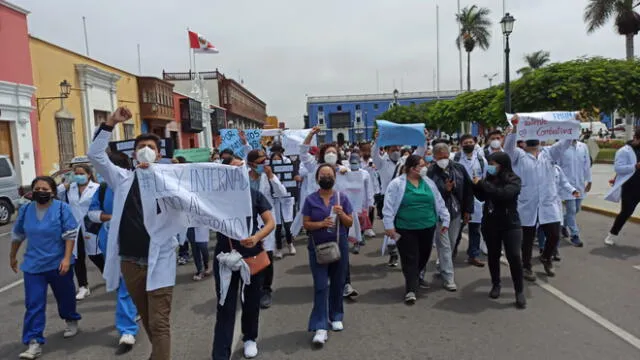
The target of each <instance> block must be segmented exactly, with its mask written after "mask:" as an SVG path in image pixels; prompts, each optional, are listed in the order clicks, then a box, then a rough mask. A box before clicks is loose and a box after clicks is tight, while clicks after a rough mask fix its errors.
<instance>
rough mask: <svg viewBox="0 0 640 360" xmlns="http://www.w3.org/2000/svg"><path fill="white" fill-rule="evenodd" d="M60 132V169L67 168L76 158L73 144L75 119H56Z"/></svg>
mask: <svg viewBox="0 0 640 360" xmlns="http://www.w3.org/2000/svg"><path fill="white" fill-rule="evenodd" d="M56 127H57V132H58V151H59V152H60V167H63V166H66V165H67V164H69V163H70V162H71V159H73V157H74V156H75V149H74V144H73V141H74V140H73V119H64V118H57V119H56Z"/></svg>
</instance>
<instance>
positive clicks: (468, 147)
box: [462, 145, 476, 154]
mask: <svg viewBox="0 0 640 360" xmlns="http://www.w3.org/2000/svg"><path fill="white" fill-rule="evenodd" d="M475 148H476V147H475V145H464V146H463V147H462V151H464V153H465V154H471V153H472V152H473V150H474V149H475Z"/></svg>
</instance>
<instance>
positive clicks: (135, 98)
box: [29, 37, 140, 174]
mask: <svg viewBox="0 0 640 360" xmlns="http://www.w3.org/2000/svg"><path fill="white" fill-rule="evenodd" d="M29 47H30V50H31V59H32V68H33V83H34V86H36V92H35V97H36V98H43V97H54V96H59V94H60V86H59V84H60V82H61V81H63V80H67V81H68V82H70V83H71V85H72V91H71V93H70V95H69V97H68V98H66V99H64V107H65V108H66V109H67V111H69V112H70V113H71V114H73V116H74V118H75V121H74V148H75V155H76V156H80V155H85V153H86V149H87V147H88V145H89V144H87V140H86V139H87V136H86V132H87V126H86V121H85V120H86V119H85V115H84V113H83V106H86V102H85V96H84V93H85V92H84V90H83V86H82V84H81V80H80V77H79V74H78V72H77V71H76V67H75V65H77V64H86V65H90V66H93V67H96V68H98V69H100V70H103V71H107V72H110V73H113V74H117V75H119V76H120V79H119V80H118V81H117V83H116V98H117V104H115V107H117V106H126V107H128V108H129V109H130V110H131V111H132V113H133V123H134V125H135V130H134V134H136V135H137V134H139V133H140V103H139V95H138V81H137V79H136V76H135V75H133V74H131V73H128V72H125V71H122V70H120V69H117V68H114V67H112V66H109V65H106V64H103V63H100V62H98V61H96V60H93V59H91V58H88V57H86V56H83V55H80V54H77V53H74V52H72V51H69V50H67V49H64V48H62V47H59V46H57V45H55V44H51V43H48V42H46V41H43V40H40V39H38V38H35V37H30V38H29ZM60 109H61V100H60V99H53V100H39V109H38V110H37V113H38V123H37V126H38V129H39V135H40V136H39V137H40V139H39V142H38V144H39V149H38V150H39V151H40V153H41V156H42V169H38V171H39V173H41V174H49V173H51V172H52V171H55V170H56V169H58V168H59V167H63V166H64V165H62V164H59V162H60V156H59V147H58V137H57V129H56V122H55V118H54V116H55V113H56V112H57V111H58V110H60ZM115 138H116V139H118V138H120V139H123V138H124V132H123V129H119V130H117V131H116V136H115Z"/></svg>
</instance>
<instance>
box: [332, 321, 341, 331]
mask: <svg viewBox="0 0 640 360" xmlns="http://www.w3.org/2000/svg"><path fill="white" fill-rule="evenodd" d="M331 330H333V331H342V330H344V324H342V321H332V322H331Z"/></svg>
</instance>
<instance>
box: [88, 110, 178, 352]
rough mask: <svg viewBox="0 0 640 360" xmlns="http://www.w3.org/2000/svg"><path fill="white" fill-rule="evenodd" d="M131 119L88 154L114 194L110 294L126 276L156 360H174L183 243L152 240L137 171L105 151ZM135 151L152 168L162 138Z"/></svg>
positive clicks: (105, 129) (116, 119)
mask: <svg viewBox="0 0 640 360" xmlns="http://www.w3.org/2000/svg"><path fill="white" fill-rule="evenodd" d="M131 117H132V114H131V111H129V110H128V109H126V108H124V107H120V108H118V109H117V110H116V111H115V112H114V113H113V114H111V115H110V116H109V118H108V119H107V122H106V123H104V124H102V125H101V126H100V128H99V129H98V130H97V132H96V134H95V136H94V139H93V143H91V146H89V151H88V153H87V156H88V157H89V159H90V160H91V163H92V164H93V166H94V168H95V169H96V170H97V172H98V173H100V174H101V175H102V176H103V178H104V180H105V182H106V183H107V184H108V185H109V186H110V187H111V189H112V190H113V193H114V200H113V215H112V218H111V226H110V231H109V236H108V241H107V254H106V259H105V268H104V278H105V280H106V284H107V291H113V290H116V289H117V288H118V286H119V284H120V274H121V273H122V277H123V278H124V280H125V284H126V287H127V289H128V290H129V293H130V294H131V297H132V298H133V302H134V304H135V305H136V308H137V309H138V313H139V315H140V317H141V319H142V323H143V325H144V328H145V330H146V333H147V336H148V337H149V341H150V342H151V359H152V360H170V359H171V330H170V329H171V327H170V314H171V299H172V295H173V286H174V285H175V281H176V248H177V247H178V241H177V239H176V238H175V236H172V237H168V238H166V239H159V238H154V239H151V238H150V236H149V232H148V231H147V228H146V226H145V224H144V217H143V212H142V199H141V196H140V187H139V184H138V176H137V175H136V172H135V171H129V170H125V169H122V168H120V167H118V166H116V165H114V164H113V163H112V162H111V161H110V160H109V157H108V156H107V153H106V151H105V149H106V148H107V147H108V144H109V139H110V138H111V133H112V131H113V128H114V127H115V126H116V125H117V124H118V123H122V122H125V121H127V120H129V119H131ZM134 149H135V152H134V157H135V159H136V160H137V161H138V163H139V164H140V165H139V166H140V167H148V166H149V164H150V163H153V162H156V161H158V160H159V159H160V158H161V155H160V138H159V137H158V136H156V135H154V134H142V135H139V136H138V137H137V138H136V139H135V142H134Z"/></svg>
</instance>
